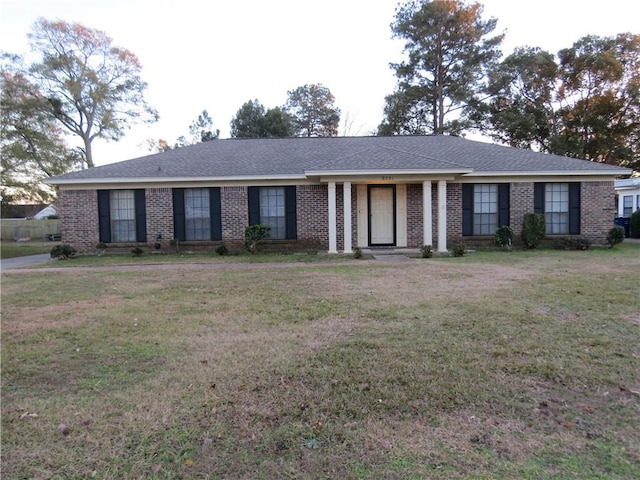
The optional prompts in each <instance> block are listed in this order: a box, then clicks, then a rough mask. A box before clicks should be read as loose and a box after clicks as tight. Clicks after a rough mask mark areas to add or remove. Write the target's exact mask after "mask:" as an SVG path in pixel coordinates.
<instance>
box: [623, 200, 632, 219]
mask: <svg viewBox="0 0 640 480" xmlns="http://www.w3.org/2000/svg"><path fill="white" fill-rule="evenodd" d="M632 213H633V195H625V196H623V197H622V216H623V217H630V216H631V214H632Z"/></svg>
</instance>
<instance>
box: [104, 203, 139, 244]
mask: <svg viewBox="0 0 640 480" xmlns="http://www.w3.org/2000/svg"><path fill="white" fill-rule="evenodd" d="M110 202H111V241H112V242H134V241H135V240H136V209H135V206H134V205H135V204H134V198H133V190H113V191H112V192H111V195H110Z"/></svg>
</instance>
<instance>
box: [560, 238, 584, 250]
mask: <svg viewBox="0 0 640 480" xmlns="http://www.w3.org/2000/svg"><path fill="white" fill-rule="evenodd" d="M590 246H591V241H590V240H589V239H588V238H585V237H564V238H559V239H557V240H556V241H555V247H556V248H559V249H561V250H589V247H590Z"/></svg>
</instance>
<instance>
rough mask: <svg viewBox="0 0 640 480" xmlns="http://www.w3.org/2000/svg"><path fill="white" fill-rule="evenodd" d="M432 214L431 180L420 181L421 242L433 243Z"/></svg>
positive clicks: (424, 243)
mask: <svg viewBox="0 0 640 480" xmlns="http://www.w3.org/2000/svg"><path fill="white" fill-rule="evenodd" d="M432 222H433V214H432V213H431V180H427V181H424V182H422V242H423V245H433V227H432Z"/></svg>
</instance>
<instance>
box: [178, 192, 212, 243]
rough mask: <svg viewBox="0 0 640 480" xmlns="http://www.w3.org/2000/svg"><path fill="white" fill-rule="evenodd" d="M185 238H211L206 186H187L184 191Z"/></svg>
mask: <svg viewBox="0 0 640 480" xmlns="http://www.w3.org/2000/svg"><path fill="white" fill-rule="evenodd" d="M184 210H185V212H184V213H185V237H186V240H210V239H211V218H210V217H211V213H210V203H209V189H208V188H187V189H185V191H184Z"/></svg>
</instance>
